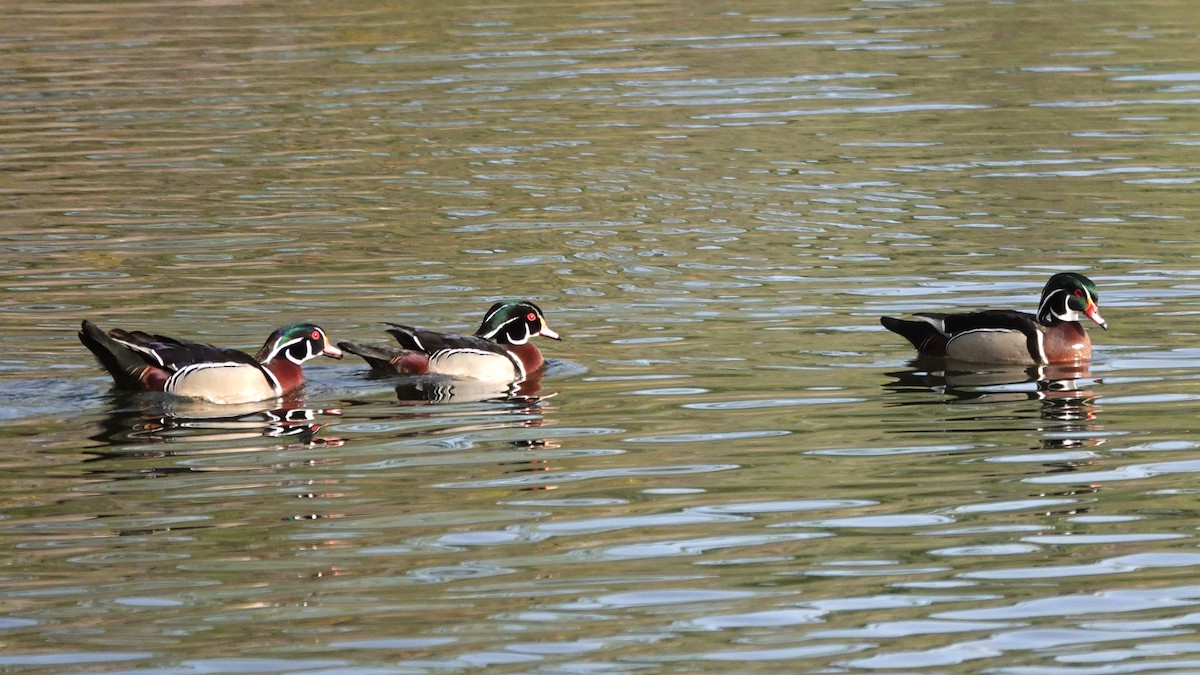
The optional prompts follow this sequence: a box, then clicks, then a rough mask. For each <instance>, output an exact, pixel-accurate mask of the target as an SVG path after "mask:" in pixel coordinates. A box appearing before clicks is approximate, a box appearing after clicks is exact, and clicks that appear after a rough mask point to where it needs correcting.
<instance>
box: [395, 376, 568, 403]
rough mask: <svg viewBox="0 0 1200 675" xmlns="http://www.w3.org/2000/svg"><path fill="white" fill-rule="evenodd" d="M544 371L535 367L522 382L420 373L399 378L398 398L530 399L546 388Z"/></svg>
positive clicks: (460, 400) (414, 400) (442, 400)
mask: <svg viewBox="0 0 1200 675" xmlns="http://www.w3.org/2000/svg"><path fill="white" fill-rule="evenodd" d="M542 372H543V371H541V370H537V371H534V372H532V373H530V374H529V375H528V376H526V377H525V379H524V380H521V381H519V382H507V383H506V382H488V381H485V380H475V379H471V378H462V377H446V376H439V375H419V376H412V377H405V378H402V379H400V380H398V381H397V382H396V398H397V399H398V400H399V401H400V403H401V404H405V405H422V404H431V403H432V404H438V403H476V402H480V401H518V402H519V401H529V402H534V401H537V400H540V399H541V398H548V397H547V396H538V392H540V391H541V390H542Z"/></svg>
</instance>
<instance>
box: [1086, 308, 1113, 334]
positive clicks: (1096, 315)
mask: <svg viewBox="0 0 1200 675" xmlns="http://www.w3.org/2000/svg"><path fill="white" fill-rule="evenodd" d="M1083 313H1084V314H1086V315H1087V318H1089V319H1091V320H1092V321H1095V322H1096V325H1097V326H1100V327H1101V328H1103V329H1104V330H1108V322H1107V321H1105V320H1104V317H1102V316H1100V308H1099V307H1097V306H1096V305H1095V304H1088V307H1087V309H1085V310H1083Z"/></svg>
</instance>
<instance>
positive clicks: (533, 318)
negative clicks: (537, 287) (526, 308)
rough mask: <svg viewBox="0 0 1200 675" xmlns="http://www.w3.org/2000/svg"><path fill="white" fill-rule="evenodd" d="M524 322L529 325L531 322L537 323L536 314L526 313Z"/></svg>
mask: <svg viewBox="0 0 1200 675" xmlns="http://www.w3.org/2000/svg"><path fill="white" fill-rule="evenodd" d="M525 320H526V321H529V322H530V323H532V322H534V321H537V314H534V313H533V312H530V313H528V314H526V315H525Z"/></svg>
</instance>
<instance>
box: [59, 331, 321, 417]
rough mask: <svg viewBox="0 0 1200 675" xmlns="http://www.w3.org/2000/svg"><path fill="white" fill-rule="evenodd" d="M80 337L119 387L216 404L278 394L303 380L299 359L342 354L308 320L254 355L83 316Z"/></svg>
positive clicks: (274, 335) (279, 333)
mask: <svg viewBox="0 0 1200 675" xmlns="http://www.w3.org/2000/svg"><path fill="white" fill-rule="evenodd" d="M79 340H80V341H81V342H83V344H84V345H85V346H86V347H87V348H88V349H90V350H92V353H93V354H95V355H96V358H97V359H99V361H100V365H102V366H104V368H105V369H107V370H108V372H109V374H111V375H112V377H113V380H114V381H115V382H116V385H117V387H119V388H122V389H132V390H135V391H162V392H166V393H168V394H174V395H176V396H183V397H187V398H196V399H203V400H206V401H209V402H211V403H221V404H227V403H249V402H252V401H264V400H267V399H273V398H277V397H279V396H282V395H283V394H285V393H287V392H289V391H291V390H293V389H295V388H297V387H299V386H300V385H302V384H304V373H303V372H302V371H301V369H300V364H302V363H304V362H305V361H307V360H309V359H311V358H313V357H315V356H318V355H325V356H329V357H332V358H335V359H340V358H342V351H341V350H340V349H338V348H337V347H334V346H333V345H332V344H330V342H329V338H328V337H326V335H325V331H323V330H321V328H320V327H318V326H314V325H313V324H311V323H298V324H294V325H291V326H287V327H285V328H280V329H279V330H276V331H275V332H274V333H271V336H270V337H268V338H267V342H266V343H265V344H264V345H263V346H262V349H260V350H258V353H257V354H256V355H254V356H250V355H249V354H247V353H245V352H241V351H238V350H236V349H224V348H221V347H214V346H212V345H207V344H201V343H199V342H188V341H186V340H177V339H175V338H169V337H164V336H162V335H150V334H148V333H143V332H141V331H132V332H130V331H124V330H121V329H119V328H114V329H113V330H110V331H108V332H105V331H104V330H102V329H101V328H100V327H98V326H96V324H94V323H92V322H90V321H86V320H85V321H84V322H83V327H82V328H81V329H80V331H79Z"/></svg>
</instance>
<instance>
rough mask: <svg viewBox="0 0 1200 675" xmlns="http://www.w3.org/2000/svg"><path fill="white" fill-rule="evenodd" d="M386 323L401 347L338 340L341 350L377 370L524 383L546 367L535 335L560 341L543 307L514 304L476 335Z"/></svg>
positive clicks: (499, 307)
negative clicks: (549, 323)
mask: <svg viewBox="0 0 1200 675" xmlns="http://www.w3.org/2000/svg"><path fill="white" fill-rule="evenodd" d="M387 325H388V326H389V328H388V331H387V332H388V333H390V334H391V335H392V336H393V337H394V338H396V341H397V342H399V343H400V346H399V347H391V346H388V347H373V346H367V345H359V344H356V343H353V342H340V343H338V346H339V347H341V348H342V349H343V350H345V351H347V352H349V353H351V354H357V355H358V356H361V357H362V358H363V359H364V360H365V361H366V362H367V363H368V364H370V366H371V368H372V369H373V370H375V371H377V372H383V373H392V374H403V375H445V376H449V377H462V378H471V379H476V380H483V381H486V382H501V383H508V382H520V381H523V380H524V379H525V378H526V377H528V376H529V374H530V373H533V372H535V371H537V370H539V369H540V368H541V367H542V366H543V365H544V363H545V360H544V359H543V357H542V353H541V351H540V350H539V349H538V348H537V346H536V345H534V344H533V343H532V342H531V339H532V338H533V337H535V336H539V335H540V336H542V337H548V338H550V339H552V340H559V339H561V338H560V337H559V335H558V333H556V332H554V331H553V330H551V329H550V326H549V325H548V324H547V323H546V316H545V315H544V314H543V313H542V310H541V308H540V307H538V306H537V305H535V304H533V303H532V302H528V301H516V300H510V301H506V302H497V303H496V304H494V305H492V307H491V309H489V310H488V311H487V314H485V315H484V317H483V323H481V324H480V325H479V329H478V330H476V331H475V334H474V335H458V334H455V333H437V332H434V331H428V330H421V329H418V328H413V327H411V326H402V325H399V324H394V323H389V324H387Z"/></svg>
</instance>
